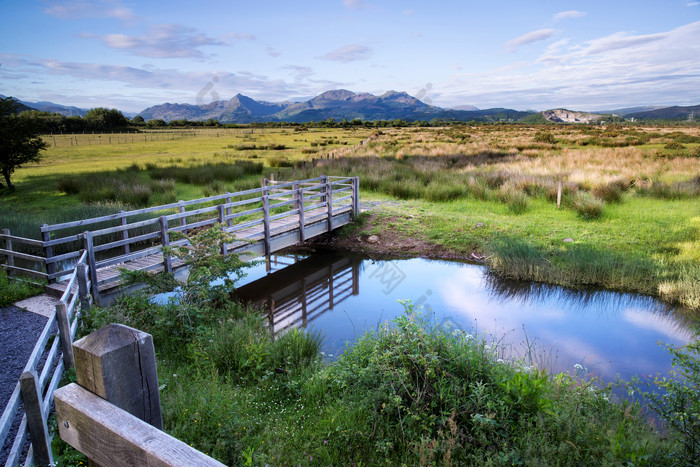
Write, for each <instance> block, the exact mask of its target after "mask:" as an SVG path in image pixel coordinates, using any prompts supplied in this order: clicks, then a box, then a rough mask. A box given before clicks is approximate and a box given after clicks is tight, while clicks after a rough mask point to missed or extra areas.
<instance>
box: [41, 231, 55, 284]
mask: <svg viewBox="0 0 700 467" xmlns="http://www.w3.org/2000/svg"><path fill="white" fill-rule="evenodd" d="M48 226H49V225H48V224H43V225H42V226H41V241H42V242H48V241H49V240H51V232H49V231H46V230H44V229H45V228H48ZM44 256H46V259H49V258H51V257H52V256H53V248H51V247H50V246H45V247H44ZM55 271H56V265H55V264H54V263H46V272H47V274H49V276H50V275H51V274H53V273H54V272H55ZM54 282H56V279H51V278H49V284H53V283H54Z"/></svg>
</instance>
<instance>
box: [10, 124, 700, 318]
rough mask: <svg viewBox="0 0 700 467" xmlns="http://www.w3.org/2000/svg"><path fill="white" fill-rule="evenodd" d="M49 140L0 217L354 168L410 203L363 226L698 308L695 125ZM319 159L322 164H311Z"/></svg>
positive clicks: (164, 198)
mask: <svg viewBox="0 0 700 467" xmlns="http://www.w3.org/2000/svg"><path fill="white" fill-rule="evenodd" d="M132 138H133V142H132ZM46 140H47V142H48V143H49V145H50V147H49V149H48V150H47V151H46V153H45V157H44V160H43V161H42V162H41V163H40V164H36V165H31V166H27V167H24V168H22V169H19V170H18V171H17V172H16V174H15V177H14V180H15V183H16V185H17V190H16V191H15V192H14V193H7V192H4V193H3V194H2V201H1V202H2V204H3V208H4V209H3V213H2V214H0V227H5V228H10V229H11V230H12V231H13V232H14V233H17V234H20V235H22V234H24V235H27V236H36V234H33V233H32V232H31V230H32V229H34V227H33V225H38V224H40V223H43V222H49V223H50V222H59V221H62V220H68V219H71V218H75V216H79V215H85V212H86V210H88V211H90V212H93V213H94V215H97V214H103V213H107V212H114V211H116V210H118V209H128V208H129V207H130V206H131V207H141V206H145V205H156V204H163V203H169V202H173V201H176V200H179V199H185V200H186V199H194V198H198V197H202V196H210V195H213V194H217V193H222V192H224V191H235V190H240V189H247V188H252V187H255V186H259V183H260V178H261V177H262V176H269V175H270V173H273V172H274V173H280V174H281V176H282V177H283V178H291V177H292V176H293V177H294V178H307V177H312V176H316V175H319V174H321V173H326V174H328V175H352V176H359V177H360V180H361V187H362V197H363V199H375V200H387V199H394V200H396V199H398V200H402V204H401V205H400V206H398V207H396V206H395V207H393V208H392V207H388V208H384V209H382V210H381V211H379V212H378V214H377V216H375V217H374V222H375V224H374V225H369V226H365V227H364V229H365V230H372V229H373V230H375V231H377V232H381V230H382V229H384V228H385V226H386V224H387V223H388V224H389V226H390V227H392V229H393V230H394V231H396V232H405V235H410V236H416V237H421V238H424V239H426V240H428V241H430V242H432V243H434V244H437V245H441V246H442V247H444V248H445V249H448V250H450V251H452V252H455V253H457V254H460V255H464V256H466V255H467V254H469V253H470V252H472V251H474V250H477V251H479V252H481V253H483V254H485V255H486V260H487V263H488V264H489V265H490V266H491V267H492V269H494V270H495V271H497V272H499V273H501V274H503V275H506V276H510V277H516V278H521V279H533V280H539V281H545V282H552V283H558V284H562V285H571V286H589V285H596V286H604V287H609V288H613V289H617V290H630V291H638V292H643V293H648V294H652V295H657V296H660V297H662V298H664V299H665V300H668V301H670V302H675V303H680V304H683V305H684V306H686V307H689V308H690V309H691V310H695V311H697V310H700V290H699V289H700V285H698V284H700V203H699V202H698V199H699V195H700V128H698V127H695V126H688V127H683V126H674V127H667V128H664V127H653V128H645V127H626V126H625V127H616V126H610V127H607V128H604V127H593V126H584V125H580V126H577V125H562V126H513V125H509V126H506V125H488V126H474V127H470V126H461V127H450V128H400V129H392V128H390V129H382V130H381V131H379V130H367V129H309V130H306V131H294V130H293V129H264V130H263V129H252V128H251V129H199V130H197V131H194V132H188V131H182V132H179V133H178V132H170V133H168V132H160V133H159V132H151V133H146V134H123V135H106V134H105V135H58V136H47V137H46ZM110 140H111V144H109V141H110ZM361 143H362V144H361ZM330 154H333V155H334V156H335V158H334V159H328V158H326V157H327V156H328V155H330ZM312 158H316V159H317V160H319V159H320V161H318V163H317V164H316V167H312V166H311V164H310V163H308V164H307V165H306V169H305V170H303V169H302V167H301V162H302V161H308V162H310V160H311V159H312ZM294 166H296V167H294ZM560 184H561V185H560ZM559 186H561V206H560V207H559V208H557V195H558V191H559ZM77 206H83V207H77ZM87 206H89V207H87ZM477 225H479V227H477ZM565 239H566V240H569V239H570V241H566V242H565V241H564V240H565Z"/></svg>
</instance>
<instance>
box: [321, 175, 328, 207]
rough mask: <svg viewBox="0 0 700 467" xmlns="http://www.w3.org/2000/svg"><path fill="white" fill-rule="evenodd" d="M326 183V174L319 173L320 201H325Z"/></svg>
mask: <svg viewBox="0 0 700 467" xmlns="http://www.w3.org/2000/svg"><path fill="white" fill-rule="evenodd" d="M327 183H328V177H327V176H326V175H321V185H323V186H322V187H321V202H322V203H325V202H326V184H327Z"/></svg>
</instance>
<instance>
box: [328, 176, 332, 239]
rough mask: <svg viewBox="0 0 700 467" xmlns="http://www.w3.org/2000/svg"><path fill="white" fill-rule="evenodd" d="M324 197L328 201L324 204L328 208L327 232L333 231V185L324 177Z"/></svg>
mask: <svg viewBox="0 0 700 467" xmlns="http://www.w3.org/2000/svg"><path fill="white" fill-rule="evenodd" d="M326 195H327V199H328V201H327V202H326V204H327V206H328V231H329V232H330V231H331V230H333V185H332V184H331V181H330V180H329V179H328V177H326Z"/></svg>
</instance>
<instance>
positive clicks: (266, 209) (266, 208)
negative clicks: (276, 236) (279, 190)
mask: <svg viewBox="0 0 700 467" xmlns="http://www.w3.org/2000/svg"><path fill="white" fill-rule="evenodd" d="M263 193H264V194H263V198H262V202H263V232H264V234H265V256H270V200H269V198H268V194H267V193H268V191H267V190H265V191H264V192H263Z"/></svg>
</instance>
